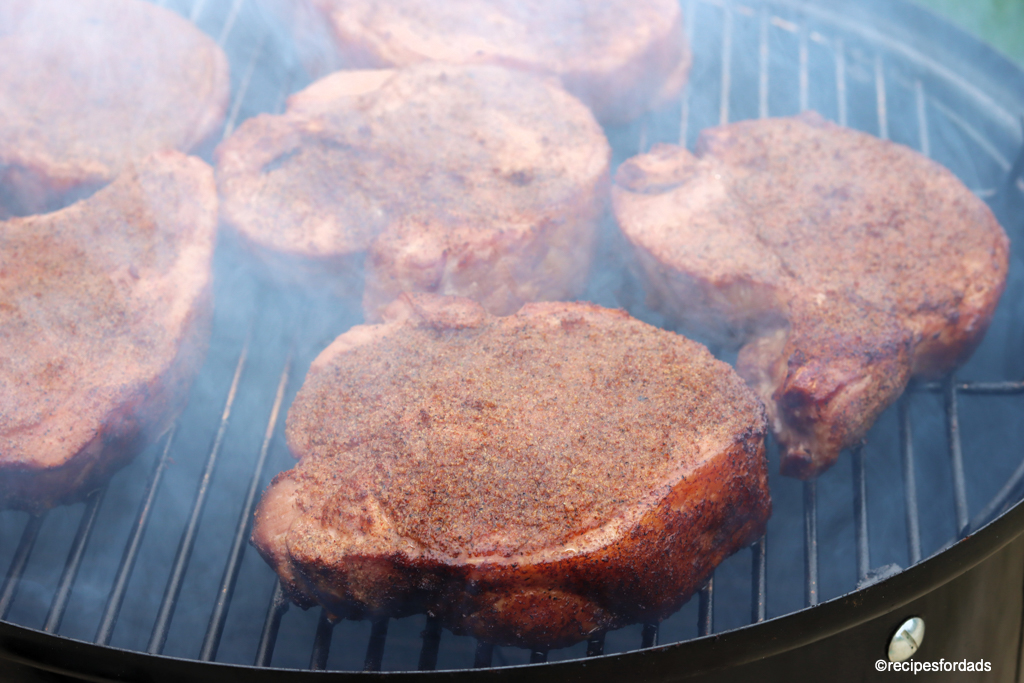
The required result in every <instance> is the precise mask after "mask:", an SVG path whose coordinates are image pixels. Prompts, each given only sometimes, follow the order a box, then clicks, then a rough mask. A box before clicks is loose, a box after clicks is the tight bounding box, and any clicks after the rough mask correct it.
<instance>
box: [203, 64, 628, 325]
mask: <svg viewBox="0 0 1024 683" xmlns="http://www.w3.org/2000/svg"><path fill="white" fill-rule="evenodd" d="M216 157H217V180H218V184H219V189H220V193H221V198H222V215H223V217H224V220H225V222H226V223H227V224H228V225H229V226H231V227H232V228H233V229H234V231H235V232H236V233H238V234H239V235H240V236H241V237H242V239H243V243H244V244H246V245H248V246H249V247H250V248H252V249H253V250H254V251H255V252H256V253H257V254H258V255H259V256H260V257H261V258H262V259H264V260H265V261H267V262H268V263H269V265H270V267H271V268H272V269H273V270H274V272H276V273H278V274H281V275H283V276H284V277H285V278H287V279H297V280H299V281H300V282H303V283H304V284H305V285H306V286H308V287H313V288H316V289H332V288H333V289H335V290H336V291H341V292H345V291H346V288H347V287H348V288H350V287H351V284H350V282H349V280H350V279H351V278H352V277H353V273H355V272H357V271H358V269H359V264H360V262H361V261H362V259H363V258H364V257H365V266H366V281H365V287H366V289H365V294H364V308H365V310H366V315H367V318H368V319H369V320H379V319H380V313H381V311H382V310H383V308H384V307H385V306H386V305H387V304H388V303H389V302H391V301H392V300H394V298H395V297H397V296H398V295H399V294H400V293H401V292H403V291H428V292H438V293H441V294H456V295H461V296H468V297H471V298H473V299H476V300H477V301H480V302H481V303H483V305H484V307H485V308H487V310H489V311H490V312H492V313H496V314H507V313H512V312H515V311H516V310H518V309H519V307H520V306H522V304H523V303H524V302H527V301H535V300H545V299H547V300H552V299H554V300H557V299H569V298H573V297H575V296H577V295H578V294H579V293H580V291H581V290H582V288H583V286H584V281H585V279H586V275H587V270H588V268H589V265H590V260H591V254H592V251H593V247H592V245H593V242H594V237H595V231H596V226H597V223H598V221H599V220H600V219H601V217H602V216H604V215H605V213H606V211H607V193H608V184H609V178H608V164H609V157H610V151H609V147H608V142H607V140H605V137H604V134H603V132H602V131H601V128H600V126H598V124H597V122H596V121H595V120H594V118H593V116H591V114H590V112H589V111H588V110H587V108H586V107H584V106H583V105H582V104H581V103H580V102H579V101H578V100H576V99H575V98H574V97H572V96H571V95H569V94H568V93H567V92H565V91H564V90H562V89H561V88H560V87H558V85H557V84H555V83H552V82H547V81H543V80H540V79H538V78H535V77H533V76H531V75H528V74H524V73H522V72H518V71H511V70H508V69H503V68H500V67H494V66H471V67H460V66H445V65H436V64H426V65H421V66H417V67H412V68H409V69H403V70H399V71H391V70H381V71H342V72H338V73H336V74H334V75H332V76H329V77H327V78H325V79H322V80H320V81H318V82H316V83H314V84H313V85H311V86H310V87H309V88H307V89H306V90H304V91H302V92H300V93H297V94H296V95H294V96H292V98H291V99H290V100H289V104H288V111H287V113H285V114H284V115H282V116H267V115H264V116H257V117H255V118H253V119H249V120H248V121H246V122H245V123H244V124H243V125H242V126H241V127H239V129H238V130H237V131H236V132H235V133H234V135H232V136H231V137H230V138H229V139H228V140H226V141H225V142H224V143H223V144H222V145H221V146H220V147H219V148H218V149H217V155H216Z"/></svg>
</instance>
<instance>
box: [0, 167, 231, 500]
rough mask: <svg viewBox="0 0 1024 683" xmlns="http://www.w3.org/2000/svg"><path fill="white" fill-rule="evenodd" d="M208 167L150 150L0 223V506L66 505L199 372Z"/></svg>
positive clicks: (206, 329)
mask: <svg viewBox="0 0 1024 683" xmlns="http://www.w3.org/2000/svg"><path fill="white" fill-rule="evenodd" d="M216 229H217V196H216V188H215V185H214V180H213V172H212V169H210V167H209V166H207V165H206V164H205V163H203V162H202V161H201V160H199V159H196V158H194V157H187V156H185V155H183V154H181V153H178V152H170V151H168V152H158V153H156V154H154V155H151V156H150V157H147V158H146V159H144V160H142V161H140V162H138V163H137V164H132V165H130V166H129V167H128V168H127V169H126V170H125V172H124V173H122V174H121V176H119V177H118V178H117V179H116V180H115V181H114V182H113V183H111V184H110V185H108V186H107V187H105V188H104V189H102V190H100V191H99V192H97V193H96V194H95V195H93V196H92V197H90V198H88V199H85V200H82V201H80V202H78V203H76V204H73V205H71V206H69V207H67V208H65V209H61V210H59V211H56V212H54V213H50V214H44V215H39V216H31V217H27V218H14V219H11V220H9V221H6V222H0V348H2V349H3V353H2V354H0V507H14V508H20V509H24V510H30V511H38V510H42V509H45V508H48V507H50V506H52V505H55V504H58V503H71V502H75V501H77V500H80V499H81V498H83V497H84V496H86V495H87V494H89V493H90V492H91V491H93V490H95V489H96V488H97V487H99V486H100V485H102V484H103V483H104V482H105V481H106V479H107V477H108V476H109V475H110V474H111V473H112V472H113V471H114V470H116V469H117V468H119V467H121V466H122V465H124V464H125V463H126V462H127V461H128V460H129V459H130V458H131V457H133V456H134V455H135V454H136V453H137V452H138V451H139V450H141V449H142V448H143V447H144V446H145V445H146V444H148V443H149V442H150V441H152V439H154V438H155V437H156V436H158V435H159V434H160V433H161V432H163V431H164V430H165V429H166V428H167V427H169V426H170V423H171V421H172V420H173V419H174V418H175V417H176V416H177V414H178V413H179V412H180V411H181V409H182V408H183V406H184V402H185V399H186V396H187V394H188V390H189V387H190V385H191V383H192V380H193V378H194V377H195V375H196V373H197V372H198V370H199V367H200V365H201V364H202V361H203V358H204V356H205V354H206V348H207V345H208V342H209V335H210V320H211V316H212V299H211V296H212V295H211V282H212V272H211V258H212V254H213V247H214V239H215V235H216Z"/></svg>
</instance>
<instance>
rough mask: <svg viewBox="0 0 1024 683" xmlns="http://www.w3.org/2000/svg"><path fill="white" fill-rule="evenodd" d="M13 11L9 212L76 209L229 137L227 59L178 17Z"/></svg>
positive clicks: (38, 7)
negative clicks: (140, 164)
mask: <svg viewBox="0 0 1024 683" xmlns="http://www.w3.org/2000/svg"><path fill="white" fill-rule="evenodd" d="M3 4H4V6H3V7H2V8H0V111H3V112H4V116H3V121H2V122H0V215H3V213H4V212H6V213H8V214H14V215H27V214H31V213H40V212H43V211H48V210H53V209H54V208H57V207H59V206H64V205H67V204H69V203H71V202H73V201H74V200H75V199H78V198H80V197H83V196H86V195H88V194H90V193H91V192H93V191H95V190H96V189H97V188H99V187H101V186H103V185H105V184H106V183H108V182H110V181H111V180H113V179H114V177H116V176H117V175H118V174H119V173H120V172H121V171H122V169H124V168H125V167H126V165H127V164H128V163H129V162H131V161H133V160H139V159H142V158H143V157H145V156H146V155H148V154H150V153H152V152H156V151H157V150H160V149H164V148H168V147H170V148H174V149H178V150H181V151H190V150H198V149H202V148H204V147H209V146H210V145H211V143H212V141H213V139H214V138H215V137H216V136H217V135H219V133H220V130H221V126H222V125H223V121H224V115H225V112H226V111H227V104H228V97H229V95H230V82H229V77H228V62H227V58H226V57H225V55H224V53H223V51H222V50H221V49H220V48H219V47H218V46H217V44H216V43H215V42H214V41H213V40H212V39H210V38H209V37H207V36H206V35H205V34H204V33H202V32H201V31H200V30H199V29H197V28H196V27H195V26H194V25H192V24H191V23H190V22H189V21H187V20H185V19H184V18H182V17H180V16H179V15H177V14H176V13H174V12H172V11H170V10H167V9H164V8H161V7H157V6H155V5H153V4H152V3H148V2H142V1H141V0H6V1H5V2H4V3H3ZM207 151H209V150H208V149H207Z"/></svg>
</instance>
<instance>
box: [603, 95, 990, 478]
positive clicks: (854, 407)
mask: <svg viewBox="0 0 1024 683" xmlns="http://www.w3.org/2000/svg"><path fill="white" fill-rule="evenodd" d="M613 200H614V206H615V213H616V216H617V217H618V220H619V224H620V226H621V227H622V230H623V232H624V233H625V234H626V237H627V238H628V239H629V241H630V242H631V243H632V244H633V246H634V247H635V250H636V254H637V256H638V261H639V263H640V264H641V266H642V270H643V272H644V273H645V275H646V277H647V281H648V285H649V291H650V293H651V294H652V295H653V299H652V302H653V303H654V304H655V305H656V306H659V307H661V308H662V309H663V310H664V311H666V312H667V313H668V314H669V315H671V316H673V317H674V318H676V319H677V320H680V321H682V323H683V325H684V326H685V327H686V329H689V330H691V331H697V332H698V333H700V334H703V335H705V336H709V337H713V338H717V339H718V340H720V341H723V342H726V343H730V342H731V343H735V344H739V345H742V349H741V350H740V354H739V360H738V364H737V368H738V370H739V372H740V374H741V375H743V377H744V378H746V380H747V381H748V382H749V383H750V385H751V386H752V387H753V388H754V389H755V390H756V391H757V392H758V394H759V395H760V396H761V398H762V400H763V401H764V402H765V405H766V406H767V408H768V415H769V418H770V420H771V423H772V428H773V430H774V432H775V434H776V435H777V436H778V438H779V441H780V443H781V444H782V446H783V447H784V454H783V457H782V471H783V473H784V474H788V475H791V476H795V477H799V478H802V479H807V478H811V477H814V476H816V475H818V474H819V473H821V472H822V471H823V470H825V469H827V468H828V467H829V466H831V465H832V463H834V462H835V460H836V458H837V457H838V455H839V452H840V450H841V449H843V448H846V447H848V446H851V445H853V444H855V443H857V442H858V441H860V440H861V439H862V438H863V436H864V434H865V433H866V432H867V430H868V428H869V427H870V426H871V424H872V423H873V422H874V420H875V418H876V417H877V416H878V415H879V414H880V413H881V412H882V410H884V409H885V408H886V406H888V405H890V404H891V403H892V402H893V401H894V400H895V399H896V398H897V397H898V396H899V395H900V393H901V392H902V391H903V389H904V387H905V386H906V384H907V381H908V380H909V379H910V377H925V378H936V377H940V376H942V375H943V374H945V373H947V372H949V371H951V370H952V369H953V368H955V367H956V366H957V365H959V364H961V363H962V362H964V361H965V360H966V359H967V357H968V356H970V354H971V352H972V351H973V350H974V348H975V347H976V346H977V345H978V343H979V342H980V341H981V338H982V335H984V333H985V330H986V329H987V327H988V324H989V321H990V319H991V318H992V314H993V312H994V310H995V307H996V304H997V303H998V301H999V297H1000V295H1001V294H1002V291H1003V287H1004V284H1005V281H1006V272H1007V266H1008V241H1007V238H1006V234H1005V233H1004V232H1003V230H1002V228H1001V227H1000V226H999V224H998V223H997V222H996V220H995V218H994V217H993V215H992V212H991V211H990V210H989V209H988V207H987V206H986V205H985V203H984V202H982V201H981V200H980V199H978V198H977V197H976V196H975V195H974V194H973V193H972V192H971V191H970V190H969V189H967V188H966V187H965V186H964V185H963V184H962V183H961V182H960V181H959V180H957V178H956V177H955V176H954V175H953V174H952V173H951V172H950V171H948V170H947V169H945V168H943V167H942V166H940V165H939V164H937V163H935V162H933V161H931V160H929V159H927V158H926V157H924V156H922V155H920V154H918V153H917V152H914V151H913V150H911V149H909V148H907V147H904V146H902V145H898V144H895V143H893V142H888V141H885V140H880V139H878V138H875V137H873V136H870V135H867V134H865V133H860V132H857V131H853V130H849V129H846V128H842V127H840V126H837V125H834V124H832V123H829V122H827V121H825V120H824V119H823V118H821V117H820V116H819V115H817V114H816V113H813V112H811V113H807V114H804V115H801V116H798V117H796V118H783V119H768V120H761V121H746V122H742V123H735V124H730V125H727V126H722V127H719V128H714V129H710V130H707V131H704V133H702V134H701V137H700V141H699V142H698V145H697V155H696V156H694V155H692V154H690V153H689V152H687V151H686V150H685V149H682V148H680V147H676V146H672V145H660V146H657V147H655V148H654V149H653V150H652V151H651V152H650V153H648V154H644V155H641V156H638V157H634V158H633V159H631V160H629V161H628V162H626V163H625V164H623V165H622V167H621V168H620V169H619V171H618V174H617V176H616V185H615V187H614V189H613Z"/></svg>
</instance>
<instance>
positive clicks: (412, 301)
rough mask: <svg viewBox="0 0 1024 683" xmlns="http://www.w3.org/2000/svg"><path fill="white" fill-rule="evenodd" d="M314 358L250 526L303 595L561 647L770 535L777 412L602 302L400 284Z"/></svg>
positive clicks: (510, 640) (672, 602)
mask: <svg viewBox="0 0 1024 683" xmlns="http://www.w3.org/2000/svg"><path fill="white" fill-rule="evenodd" d="M385 320H386V322H385V323H384V324H382V325H375V326H361V327H355V328H353V329H352V330H350V331H349V332H346V333H345V334H343V335H342V336H340V337H338V339H337V340H335V342H334V343H333V344H331V346H329V347H328V348H327V349H326V350H325V351H324V352H323V353H321V354H320V356H319V357H318V358H317V359H316V361H314V363H313V365H312V367H311V368H310V371H309V374H308V375H307V377H306V381H305V384H304V385H303V387H302V389H301V390H300V391H299V394H298V396H297V397H296V399H295V403H294V404H293V406H292V408H291V410H290V411H289V414H288V426H287V438H288V447H289V448H290V449H291V451H292V453H293V454H294V455H295V456H296V457H297V458H299V459H300V462H299V464H298V465H297V466H296V467H295V468H294V469H292V470H289V471H287V472H284V473H282V474H279V475H278V476H277V477H276V478H275V479H274V481H273V483H272V485H271V486H270V488H269V489H268V490H267V491H266V493H265V494H264V496H263V499H262V501H261V502H260V506H259V509H258V510H257V513H256V521H255V527H254V530H253V543H254V544H255V545H256V547H257V548H258V549H259V551H260V553H261V554H262V555H263V557H264V558H266V560H267V561H268V562H269V563H270V565H271V566H272V567H274V569H275V570H276V571H277V572H278V574H280V576H281V580H282V582H283V585H284V586H285V588H286V589H287V591H288V593H289V594H290V595H291V596H292V598H293V599H295V600H296V601H297V602H299V603H300V604H302V605H305V606H309V605H312V604H314V603H319V604H322V605H323V606H324V607H325V608H326V609H327V610H328V612H329V613H330V614H332V615H334V616H335V617H351V618H359V617H377V616H383V615H389V616H401V615H404V614H409V613H415V612H424V611H426V612H429V613H430V614H434V615H437V616H439V617H440V619H441V621H442V623H443V624H444V625H446V626H448V627H449V628H451V629H452V630H454V631H455V632H456V633H464V634H470V635H473V636H475V637H477V638H481V639H483V640H485V641H488V642H493V643H501V644H510V645H519V646H532V647H542V646H550V647H558V646H563V645H568V644H570V643H573V642H576V641H579V640H581V639H584V638H586V637H587V635H588V634H590V633H593V632H597V631H603V630H605V629H610V628H616V627H619V626H622V625H624V624H627V623H631V622H636V621H657V620H660V619H662V618H664V617H665V616H667V615H668V614H670V613H671V612H673V611H675V610H676V609H677V608H678V607H679V606H680V605H682V604H683V602H684V601H685V600H686V599H687V598H688V597H689V596H690V595H691V594H692V593H693V592H694V591H695V590H696V589H697V588H698V587H699V586H700V585H701V583H702V582H703V581H704V580H705V579H706V578H707V577H708V576H709V575H710V573H711V572H712V570H713V569H714V567H715V566H716V565H717V564H718V563H719V562H721V561H722V560H723V559H724V558H725V557H727V556H728V555H730V554H732V553H733V552H735V551H736V550H737V549H739V548H741V547H743V546H745V545H746V544H748V543H750V542H752V541H753V540H754V539H755V538H757V537H758V536H759V535H760V534H762V533H763V531H764V527H765V523H766V520H767V518H768V515H769V510H770V500H769V496H768V482H767V475H766V469H767V468H766V462H765V455H764V434H765V431H766V429H767V427H766V423H765V417H764V410H763V408H762V407H761V405H760V404H759V402H758V401H757V399H756V398H755V397H754V395H753V393H752V392H751V391H750V390H749V389H748V388H747V387H746V386H745V385H744V384H743V381H742V380H741V379H740V378H739V377H738V376H737V375H736V374H735V373H734V372H733V371H732V370H731V369H730V368H729V366H728V365H726V364H724V363H721V362H719V361H717V360H715V359H714V358H713V357H712V356H711V354H709V353H708V351H707V350H706V349H705V348H704V347H703V346H701V345H700V344H697V343H695V342H691V341H689V340H688V339H685V338H684V337H681V336H679V335H676V334H674V333H671V332H666V331H664V330H659V329H657V328H653V327H650V326H648V325H646V324H644V323H641V322H639V321H637V320H635V319H633V318H631V317H630V316H629V315H627V314H626V313H624V312H622V311H613V310H608V309H603V308H600V307H598V306H594V305H592V304H575V303H532V304H527V305H526V306H524V307H523V308H522V310H520V311H519V312H518V313H517V314H515V315H512V316H508V317H492V316H490V315H488V314H487V313H486V312H485V311H484V309H483V308H481V307H480V306H479V305H478V304H476V303H475V302H472V301H470V300H467V299H463V298H456V297H438V296H434V295H426V294H419V295H409V294H403V295H402V297H401V298H400V299H398V300H397V301H396V302H394V303H393V304H392V305H391V306H390V307H389V308H388V310H387V312H386V314H385Z"/></svg>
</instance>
